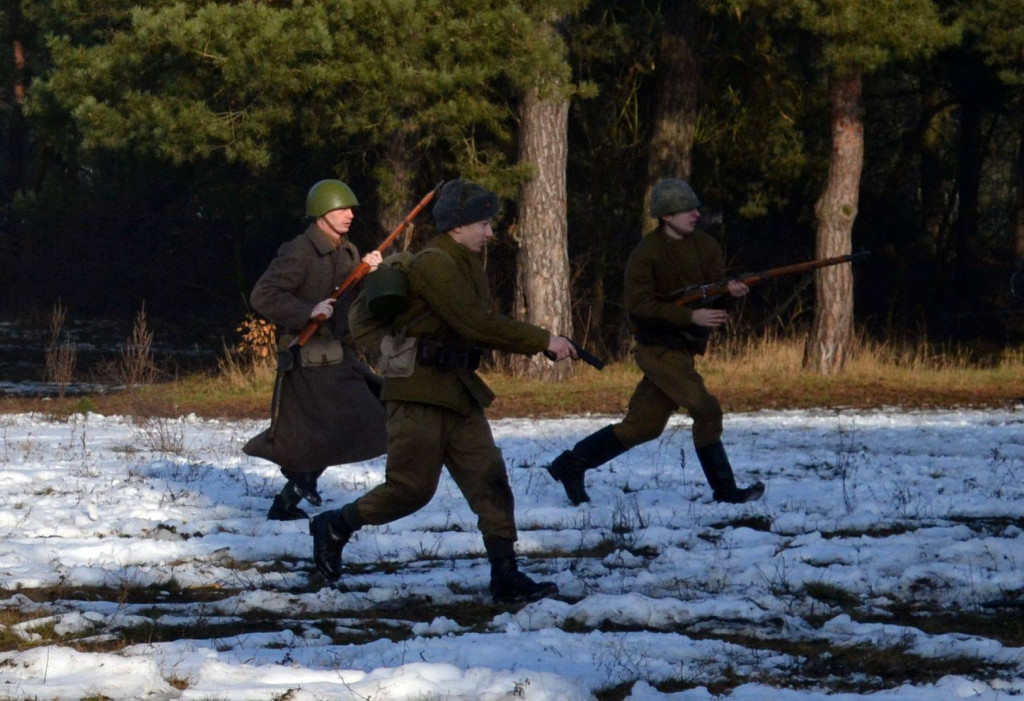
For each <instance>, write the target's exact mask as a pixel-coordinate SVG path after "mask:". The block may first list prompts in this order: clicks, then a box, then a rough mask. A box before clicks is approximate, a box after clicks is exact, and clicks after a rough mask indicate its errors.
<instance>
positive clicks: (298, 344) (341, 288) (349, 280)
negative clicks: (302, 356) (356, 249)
mask: <svg viewBox="0 0 1024 701" xmlns="http://www.w3.org/2000/svg"><path fill="white" fill-rule="evenodd" d="M442 185H444V181H443V180H442V181H441V182H439V183H438V184H437V185H436V186H435V187H434V189H433V190H431V191H430V192H428V193H427V194H426V196H424V198H423V199H422V200H420V202H419V204H417V205H416V206H415V207H413V208H412V210H410V211H409V213H408V214H406V215H405V219H403V220H402V223H401V224H399V225H398V226H396V227H395V230H394V231H392V232H391V233H390V234H388V236H387V238H386V239H384V241H383V242H381V244H380V245H379V246H377V248H376V249H375V250H377V251H379V252H380V253H383V252H384V251H385V250H386V249H387V248H388V246H390V245H391V244H392V243H394V241H395V239H397V238H398V237H399V235H400V234H401V233H402V232H403V231H405V230H406V228H407V227H408V226H409V224H411V223H412V220H413V219H415V218H416V216H417V215H418V214H419V213H420V212H422V211H423V208H424V207H426V206H427V205H428V204H429V203H430V200H432V199H433V198H434V195H435V194H437V191H438V190H440V189H441V186H442ZM369 272H370V266H368V265H367V264H366V263H364V262H363V261H359V265H357V266H356V267H355V270H353V271H352V272H351V273H349V274H348V277H346V278H345V279H344V280H343V281H342V283H341V284H340V285H338V289H336V290H335V291H334V292H333V293H332V294H331V296H330V299H338V298H339V297H341V295H343V294H345V290H347V289H348V288H350V287H352V286H353V285H355V284H356V283H357V282H359V281H360V280H362V279H363V278H364V277H366V274H367V273H369ZM325 321H327V317H325V316H324V315H323V314H317V315H316V316H315V317H313V318H312V319H310V320H309V323H308V324H306V326H305V328H303V329H302V331H301V332H300V333H299V335H298V336H296V337H295V338H294V339H293V340H292V342H291V343H290V344H289V345H288V348H289V350H292V351H296V350H298V349H299V348H302V346H304V345H306V342H307V341H309V339H311V338H312V337H313V334H315V333H316V332H317V329H319V328H320V326H321V325H323V323H324V322H325Z"/></svg>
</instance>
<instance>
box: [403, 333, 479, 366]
mask: <svg viewBox="0 0 1024 701" xmlns="http://www.w3.org/2000/svg"><path fill="white" fill-rule="evenodd" d="M483 355H484V352H483V350H481V349H480V348H471V349H469V350H459V349H456V348H452V347H451V346H446V345H445V344H444V343H443V342H442V341H435V340H432V339H429V338H423V339H420V344H419V349H418V350H417V352H416V360H417V361H419V363H420V364H421V365H424V366H427V367H436V368H439V369H441V370H455V369H459V370H476V369H477V368H479V367H480V360H481V359H482V358H483Z"/></svg>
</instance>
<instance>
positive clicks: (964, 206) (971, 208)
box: [946, 97, 984, 312]
mask: <svg viewBox="0 0 1024 701" xmlns="http://www.w3.org/2000/svg"><path fill="white" fill-rule="evenodd" d="M982 131H983V130H982V107H981V105H980V104H979V103H978V101H977V100H975V99H972V98H971V97H968V98H967V99H965V100H964V101H963V103H962V104H961V106H960V155H959V168H958V170H957V208H956V214H957V216H956V223H955V224H954V225H953V237H954V238H953V275H952V278H951V279H950V280H949V285H948V287H947V289H948V291H949V295H950V296H949V297H948V299H947V305H946V310H947V311H949V312H953V311H955V310H958V309H966V308H967V306H968V305H965V300H966V298H967V294H968V292H969V289H970V277H971V271H972V270H973V268H974V265H973V259H974V255H973V250H972V246H974V245H976V243H975V242H977V240H978V220H979V214H978V197H979V193H980V190H981V169H982V164H983V162H984V147H983V144H984V135H983V134H982Z"/></svg>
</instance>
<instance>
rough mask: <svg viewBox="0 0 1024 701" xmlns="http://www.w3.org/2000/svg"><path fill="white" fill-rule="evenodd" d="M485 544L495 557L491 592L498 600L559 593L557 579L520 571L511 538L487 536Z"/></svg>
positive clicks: (521, 600) (505, 601) (509, 601)
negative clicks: (539, 579)
mask: <svg viewBox="0 0 1024 701" xmlns="http://www.w3.org/2000/svg"><path fill="white" fill-rule="evenodd" d="M484 548H485V549H486V550H487V559H488V560H490V561H491V596H492V597H494V600H495V601H497V602H498V603H503V604H514V603H525V602H529V601H537V600H538V599H543V598H545V597H547V596H554V595H555V594H557V593H558V587H557V586H555V583H554V582H535V581H533V580H532V579H530V578H529V577H527V576H526V575H525V574H523V573H522V572H520V571H519V565H517V564H516V552H515V546H514V545H513V543H512V541H511V540H508V539H507V538H493V537H492V538H484Z"/></svg>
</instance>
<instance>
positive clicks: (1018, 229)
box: [1013, 130, 1024, 263]
mask: <svg viewBox="0 0 1024 701" xmlns="http://www.w3.org/2000/svg"><path fill="white" fill-rule="evenodd" d="M1018 138H1019V139H1020V140H1019V141H1018V143H1017V162H1016V164H1015V166H1014V173H1013V177H1014V181H1015V182H1016V183H1017V201H1016V203H1015V206H1014V212H1013V252H1014V255H1015V257H1016V259H1017V262H1018V263H1024V130H1022V131H1021V133H1020V135H1019V137H1018Z"/></svg>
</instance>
